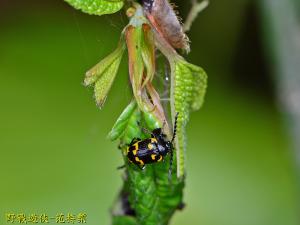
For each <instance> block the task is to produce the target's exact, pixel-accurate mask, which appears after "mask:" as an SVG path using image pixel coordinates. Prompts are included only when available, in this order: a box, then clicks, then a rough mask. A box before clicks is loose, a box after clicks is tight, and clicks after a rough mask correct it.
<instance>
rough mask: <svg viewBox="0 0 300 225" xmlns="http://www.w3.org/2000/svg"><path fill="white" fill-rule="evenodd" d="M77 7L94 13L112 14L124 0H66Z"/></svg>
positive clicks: (119, 7)
mask: <svg viewBox="0 0 300 225" xmlns="http://www.w3.org/2000/svg"><path fill="white" fill-rule="evenodd" d="M65 1H66V2H68V3H69V4H70V5H71V6H73V7H74V8H75V9H80V10H81V11H82V12H85V13H88V14H92V15H98V16H101V15H104V14H112V13H115V12H117V11H119V10H120V9H122V7H123V5H124V1H123V0H65Z"/></svg>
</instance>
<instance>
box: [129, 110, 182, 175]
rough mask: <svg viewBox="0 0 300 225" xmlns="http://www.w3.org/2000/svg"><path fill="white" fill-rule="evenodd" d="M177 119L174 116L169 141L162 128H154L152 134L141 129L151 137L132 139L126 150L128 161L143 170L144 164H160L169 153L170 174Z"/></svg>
mask: <svg viewBox="0 0 300 225" xmlns="http://www.w3.org/2000/svg"><path fill="white" fill-rule="evenodd" d="M177 119H178V113H177V114H176V116H175V122H174V128H173V137H172V139H171V141H169V140H168V139H167V136H166V135H165V134H164V133H163V130H162V128H156V129H154V130H153V131H152V132H150V131H148V130H146V129H144V128H143V130H144V131H145V132H147V133H150V134H151V137H150V138H146V139H144V140H141V139H140V138H133V140H132V141H131V143H130V144H129V145H128V146H127V148H126V156H127V158H128V160H129V161H130V162H131V163H133V164H136V165H137V166H138V167H139V168H140V169H144V168H145V165H146V164H150V163H156V162H161V161H162V160H163V159H164V157H165V156H166V155H167V154H169V153H170V169H169V174H171V169H172V163H173V150H174V146H173V142H174V140H175V137H176V129H177Z"/></svg>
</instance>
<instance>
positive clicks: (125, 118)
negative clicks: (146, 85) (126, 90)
mask: <svg viewBox="0 0 300 225" xmlns="http://www.w3.org/2000/svg"><path fill="white" fill-rule="evenodd" d="M135 109H136V102H135V101H132V102H131V103H130V104H129V105H128V106H127V107H126V108H125V110H124V111H123V112H122V114H121V115H120V116H119V118H118V120H117V122H116V123H115V125H114V126H113V128H112V130H111V131H110V133H109V134H108V138H109V139H110V140H111V141H114V140H117V139H118V138H119V137H120V136H122V134H123V133H124V131H125V129H126V128H127V126H128V122H129V120H130V117H131V116H132V114H133V113H134V111H135Z"/></svg>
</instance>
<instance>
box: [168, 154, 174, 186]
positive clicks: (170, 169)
mask: <svg viewBox="0 0 300 225" xmlns="http://www.w3.org/2000/svg"><path fill="white" fill-rule="evenodd" d="M172 165H173V149H171V151H170V167H169V177H168V178H169V183H171V180H172Z"/></svg>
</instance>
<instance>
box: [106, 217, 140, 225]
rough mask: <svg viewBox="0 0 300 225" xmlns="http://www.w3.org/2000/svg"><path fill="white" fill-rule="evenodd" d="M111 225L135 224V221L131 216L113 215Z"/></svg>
mask: <svg viewBox="0 0 300 225" xmlns="http://www.w3.org/2000/svg"><path fill="white" fill-rule="evenodd" d="M112 225H137V223H136V219H135V218H134V217H132V216H114V217H113V222H112Z"/></svg>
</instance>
